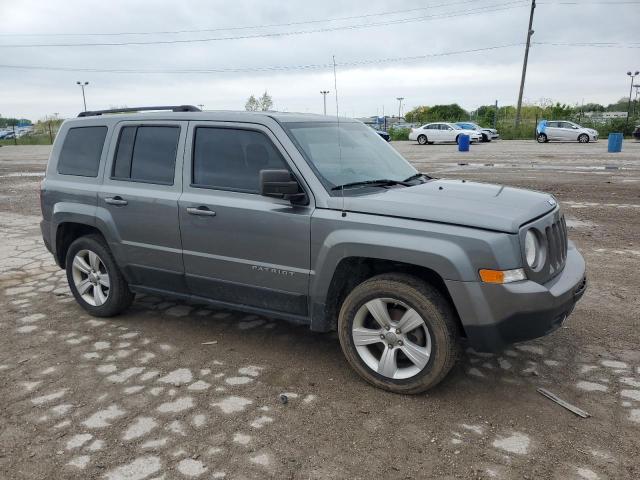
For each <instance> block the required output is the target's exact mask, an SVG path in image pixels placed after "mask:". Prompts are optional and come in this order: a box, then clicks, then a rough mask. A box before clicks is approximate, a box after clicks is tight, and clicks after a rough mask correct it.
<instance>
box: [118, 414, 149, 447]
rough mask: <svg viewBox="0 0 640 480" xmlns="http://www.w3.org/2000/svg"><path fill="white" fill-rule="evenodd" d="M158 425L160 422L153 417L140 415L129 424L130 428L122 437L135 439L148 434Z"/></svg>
mask: <svg viewBox="0 0 640 480" xmlns="http://www.w3.org/2000/svg"><path fill="white" fill-rule="evenodd" d="M157 426H158V422H156V420H155V419H154V418H151V417H138V418H136V419H135V421H134V422H133V423H132V424H131V425H129V428H127V430H126V431H125V432H124V435H122V439H123V440H125V441H129V440H133V439H134V438H139V437H142V436H143V435H146V434H147V433H149V432H150V431H152V430H153V429H154V428H156V427H157Z"/></svg>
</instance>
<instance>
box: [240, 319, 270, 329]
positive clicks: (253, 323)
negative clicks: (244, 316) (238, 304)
mask: <svg viewBox="0 0 640 480" xmlns="http://www.w3.org/2000/svg"><path fill="white" fill-rule="evenodd" d="M264 323H265V321H264V320H262V319H257V320H251V321H249V322H238V329H240V330H249V329H252V328H255V327H259V326H260V325H263V324H264Z"/></svg>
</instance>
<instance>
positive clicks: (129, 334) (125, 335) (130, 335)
mask: <svg viewBox="0 0 640 480" xmlns="http://www.w3.org/2000/svg"><path fill="white" fill-rule="evenodd" d="M138 335H140V332H129V333H123V334H122V335H120V337H119V338H124V339H126V338H135V337H137V336H138Z"/></svg>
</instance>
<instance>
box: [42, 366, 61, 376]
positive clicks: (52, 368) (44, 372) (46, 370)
mask: <svg viewBox="0 0 640 480" xmlns="http://www.w3.org/2000/svg"><path fill="white" fill-rule="evenodd" d="M56 370H57V368H56V367H49V368H45V369H44V370H42V371H41V372H40V375H50V374H52V373H53V372H55V371H56Z"/></svg>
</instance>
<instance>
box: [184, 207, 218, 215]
mask: <svg viewBox="0 0 640 480" xmlns="http://www.w3.org/2000/svg"><path fill="white" fill-rule="evenodd" d="M187 213H188V214H190V215H200V216H201V217H215V216H216V212H214V211H213V210H209V208H207V207H198V208H195V207H187Z"/></svg>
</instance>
